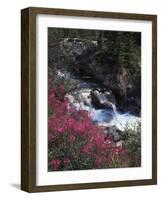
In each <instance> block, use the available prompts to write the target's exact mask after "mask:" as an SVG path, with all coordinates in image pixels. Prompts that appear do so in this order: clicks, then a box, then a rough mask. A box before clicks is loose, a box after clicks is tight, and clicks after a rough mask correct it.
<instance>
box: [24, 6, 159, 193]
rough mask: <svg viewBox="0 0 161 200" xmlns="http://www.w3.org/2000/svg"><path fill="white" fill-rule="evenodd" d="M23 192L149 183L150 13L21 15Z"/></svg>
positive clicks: (153, 179)
mask: <svg viewBox="0 0 161 200" xmlns="http://www.w3.org/2000/svg"><path fill="white" fill-rule="evenodd" d="M21 31H22V32H21V67H22V76H21V99H22V101H21V102H22V103H21V110H22V117H21V125H22V128H21V188H22V190H25V191H28V192H44V191H57V190H75V189H90V188H91V189H92V188H103V187H104V188H105V187H122V186H136V185H154V184H156V183H157V114H156V110H157V16H156V15H145V14H130V13H112V12H96V11H81V10H63V9H53V8H32V7H30V8H26V9H23V10H22V11H21Z"/></svg>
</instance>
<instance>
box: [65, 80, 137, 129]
mask: <svg viewBox="0 0 161 200" xmlns="http://www.w3.org/2000/svg"><path fill="white" fill-rule="evenodd" d="M69 77H70V76H69ZM70 78H71V77H70ZM94 88H97V89H99V88H100V86H99V85H98V84H96V83H92V82H86V81H80V83H79V87H78V89H77V90H76V91H74V92H73V93H72V94H68V95H67V97H68V100H69V102H70V103H71V105H72V106H74V107H75V108H76V109H77V110H80V109H81V110H86V111H88V113H89V116H90V117H91V118H92V120H93V122H94V123H97V124H98V125H99V126H104V127H109V126H116V127H117V128H119V129H120V130H124V128H125V126H126V124H127V123H128V125H129V126H131V127H132V126H133V124H135V123H136V121H138V120H139V119H140V118H139V117H137V116H135V115H132V114H130V113H129V112H125V113H120V112H118V111H117V108H116V105H115V104H114V103H112V102H111V105H112V110H111V109H105V108H104V109H96V108H95V107H94V106H93V105H92V103H91V98H90V92H91V90H92V89H94ZM76 97H77V98H76ZM76 99H77V100H76Z"/></svg>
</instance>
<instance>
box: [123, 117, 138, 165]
mask: <svg viewBox="0 0 161 200" xmlns="http://www.w3.org/2000/svg"><path fill="white" fill-rule="evenodd" d="M122 139H123V140H124V146H125V147H126V148H127V149H128V151H129V155H130V158H131V159H130V160H131V163H130V166H133V167H137V166H140V165H141V121H137V123H136V124H135V125H134V126H133V127H130V126H129V125H128V124H127V125H126V128H125V131H124V132H123V133H122Z"/></svg>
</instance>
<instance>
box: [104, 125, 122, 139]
mask: <svg viewBox="0 0 161 200" xmlns="http://www.w3.org/2000/svg"><path fill="white" fill-rule="evenodd" d="M106 134H107V135H109V136H112V137H113V140H114V141H115V142H118V141H120V139H121V130H120V129H118V128H117V127H116V126H110V127H107V128H106Z"/></svg>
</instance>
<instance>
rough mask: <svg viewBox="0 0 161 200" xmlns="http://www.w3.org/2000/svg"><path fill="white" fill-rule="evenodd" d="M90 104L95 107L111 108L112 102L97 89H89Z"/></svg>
mask: <svg viewBox="0 0 161 200" xmlns="http://www.w3.org/2000/svg"><path fill="white" fill-rule="evenodd" d="M90 95H91V100H92V104H93V105H94V106H95V107H96V108H106V109H110V110H113V107H112V103H111V102H110V101H109V100H108V99H107V98H106V96H105V95H104V94H103V93H102V92H101V91H99V90H97V89H94V90H92V91H91V94H90Z"/></svg>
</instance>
